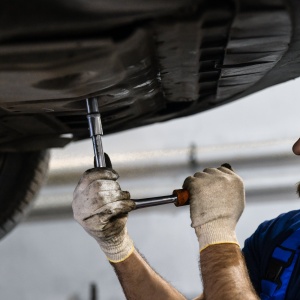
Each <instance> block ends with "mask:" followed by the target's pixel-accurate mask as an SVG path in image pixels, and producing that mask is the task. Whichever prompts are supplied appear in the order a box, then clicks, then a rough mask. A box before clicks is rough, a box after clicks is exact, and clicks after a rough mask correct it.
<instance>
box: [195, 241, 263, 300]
mask: <svg viewBox="0 0 300 300" xmlns="http://www.w3.org/2000/svg"><path fill="white" fill-rule="evenodd" d="M200 265H201V273H202V280H203V286H204V295H205V299H206V300H219V299H220V300H221V299H222V300H226V299H228V300H240V299H247V300H257V299H259V297H258V296H257V294H256V293H255V291H254V288H253V286H252V284H251V281H250V278H249V275H248V271H247V267H246V265H245V262H244V258H243V255H242V252H241V250H240V248H239V247H238V246H237V245H235V244H220V245H211V246H209V247H207V248H206V249H204V250H203V251H201V254H200Z"/></svg>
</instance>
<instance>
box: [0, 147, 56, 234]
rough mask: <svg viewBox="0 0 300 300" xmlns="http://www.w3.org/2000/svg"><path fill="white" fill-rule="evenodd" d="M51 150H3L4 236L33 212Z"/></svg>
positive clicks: (0, 200) (0, 224) (0, 210)
mask: <svg viewBox="0 0 300 300" xmlns="http://www.w3.org/2000/svg"><path fill="white" fill-rule="evenodd" d="M49 158H50V155H49V152H48V151H47V150H44V151H36V152H19V153H0V239H1V238H3V237H4V236H5V235H6V234H7V233H9V232H10V231H11V230H12V229H13V228H14V227H15V226H16V225H17V224H18V223H19V222H20V221H21V220H22V219H23V218H24V216H25V215H26V213H28V212H29V210H30V208H31V206H32V204H33V202H34V199H35V197H36V195H37V193H38V191H39V190H40V188H41V186H42V184H43V182H44V180H45V178H46V174H47V170H48V163H49Z"/></svg>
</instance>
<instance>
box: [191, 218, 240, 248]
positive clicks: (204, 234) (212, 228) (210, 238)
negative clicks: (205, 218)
mask: <svg viewBox="0 0 300 300" xmlns="http://www.w3.org/2000/svg"><path fill="white" fill-rule="evenodd" d="M195 231H196V235H197V237H198V241H199V248H200V252H201V251H202V250H204V249H205V248H207V247H208V246H210V245H217V244H237V245H238V246H239V243H238V240H237V237H236V233H235V230H234V229H232V228H231V226H228V221H227V220H225V221H224V220H216V221H214V222H210V223H206V224H204V225H202V226H201V227H196V228H195Z"/></svg>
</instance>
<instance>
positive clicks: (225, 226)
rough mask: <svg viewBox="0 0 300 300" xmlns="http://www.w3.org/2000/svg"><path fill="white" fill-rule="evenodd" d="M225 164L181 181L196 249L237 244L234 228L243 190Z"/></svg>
mask: <svg viewBox="0 0 300 300" xmlns="http://www.w3.org/2000/svg"><path fill="white" fill-rule="evenodd" d="M225 166H227V167H225ZM228 166H229V165H228V164H226V165H224V166H221V167H219V168H217V169H215V168H207V169H204V170H203V172H198V173H196V174H195V175H194V176H190V177H188V178H186V180H185V182H184V184H183V188H185V189H187V190H188V191H189V193H190V210H191V219H192V227H194V228H195V231H196V235H197V237H198V240H199V245H200V251H201V250H204V249H205V248H206V247H208V246H209V245H213V244H222V243H234V244H238V242H237V238H236V234H235V227H236V224H237V222H238V220H239V218H240V216H241V214H242V213H243V210H244V207H245V191H244V185H243V181H242V179H241V178H240V177H239V176H238V175H237V174H235V173H234V172H233V171H232V170H230V169H229V168H228ZM229 167H230V166H229Z"/></svg>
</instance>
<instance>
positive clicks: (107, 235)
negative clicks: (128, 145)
mask: <svg viewBox="0 0 300 300" xmlns="http://www.w3.org/2000/svg"><path fill="white" fill-rule="evenodd" d="M118 177H119V175H118V173H117V172H116V171H114V170H113V169H108V168H95V169H91V170H88V171H86V172H85V173H84V174H83V176H82V177H81V179H80V181H79V183H78V185H77V187H76V189H75V191H74V195H73V203H72V208H73V213H74V218H75V220H76V221H77V222H78V223H79V224H80V225H81V226H82V227H83V228H84V229H85V230H86V231H87V232H88V233H89V234H90V235H91V236H92V237H94V238H95V239H96V240H97V242H98V243H99V245H100V247H101V249H102V250H103V252H104V253H105V254H106V256H107V258H108V259H109V260H110V261H111V262H115V263H116V262H120V261H123V260H125V259H126V258H127V257H129V255H130V254H131V253H132V252H133V250H134V246H133V242H132V240H131V239H130V237H129V235H128V234H127V228H126V221H127V214H128V212H130V211H131V210H132V209H133V208H134V207H135V203H134V202H133V201H132V200H130V194H129V193H128V192H124V191H122V190H121V188H120V185H119V184H118V183H117V182H116V180H117V179H118Z"/></svg>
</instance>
